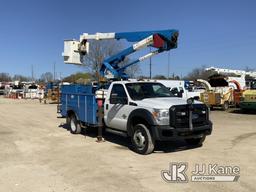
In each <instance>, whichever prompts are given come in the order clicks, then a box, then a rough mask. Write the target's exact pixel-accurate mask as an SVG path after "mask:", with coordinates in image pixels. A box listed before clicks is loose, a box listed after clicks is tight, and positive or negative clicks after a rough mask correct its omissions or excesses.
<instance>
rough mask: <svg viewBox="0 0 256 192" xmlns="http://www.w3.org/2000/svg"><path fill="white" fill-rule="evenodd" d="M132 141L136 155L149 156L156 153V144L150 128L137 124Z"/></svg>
mask: <svg viewBox="0 0 256 192" xmlns="http://www.w3.org/2000/svg"><path fill="white" fill-rule="evenodd" d="M131 141H132V145H133V148H134V151H135V152H136V153H139V154H142V155H147V154H150V153H152V152H153V151H154V148H155V142H154V140H153V139H152V136H151V134H150V132H149V130H148V128H147V127H146V126H145V125H143V124H137V125H136V126H135V127H134V130H133V133H132V136H131Z"/></svg>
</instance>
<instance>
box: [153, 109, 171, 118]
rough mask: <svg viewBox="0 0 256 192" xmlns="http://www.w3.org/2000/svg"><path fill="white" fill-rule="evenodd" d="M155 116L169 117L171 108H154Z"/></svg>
mask: <svg viewBox="0 0 256 192" xmlns="http://www.w3.org/2000/svg"><path fill="white" fill-rule="evenodd" d="M152 114H153V116H154V117H155V119H159V118H163V117H169V110H168V109H154V111H153V113H152Z"/></svg>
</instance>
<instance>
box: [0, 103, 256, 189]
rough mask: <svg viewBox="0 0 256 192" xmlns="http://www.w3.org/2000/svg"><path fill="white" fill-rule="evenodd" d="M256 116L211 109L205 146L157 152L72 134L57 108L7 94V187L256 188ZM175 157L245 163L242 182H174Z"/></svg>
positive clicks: (1, 180) (0, 129)
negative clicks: (169, 178)
mask: <svg viewBox="0 0 256 192" xmlns="http://www.w3.org/2000/svg"><path fill="white" fill-rule="evenodd" d="M255 117H256V115H255V114H240V113H239V111H235V112H230V113H227V112H223V111H213V112H211V119H212V121H213V124H214V130H213V133H212V135H211V136H209V137H207V138H206V141H205V142H204V145H203V146H202V147H191V146H190V147H188V146H186V145H184V142H175V143H174V142H171V143H170V142H169V143H162V144H161V145H160V146H159V147H158V149H157V151H156V152H155V153H153V154H151V155H147V156H142V155H138V154H136V153H134V152H133V151H131V150H130V149H129V146H130V144H129V141H128V140H127V139H125V138H122V137H118V136H114V135H110V134H109V135H107V136H106V141H105V142H103V143H96V142H95V141H96V138H95V136H96V134H95V132H94V131H92V130H91V131H89V132H88V133H87V135H89V136H85V134H79V135H72V134H70V133H69V132H68V131H67V130H66V129H65V126H63V124H64V122H65V119H63V118H58V115H57V114H56V105H51V104H47V105H45V104H40V103H39V102H38V101H36V100H33V101H31V100H26V101H25V100H12V99H4V98H0V119H1V123H0V151H1V152H0V186H1V187H0V189H1V190H0V191H8V192H12V191H13V192H16V191H17V192H30V191H31V192H32V191H33V192H34V191H37V192H53V191H55V192H60V191H66V192H71V191H74V192H80V191H83V192H84V191H123V192H125V191H145V192H146V191H147V192H150V191H185V190H186V191H190V192H193V191H195V192H198V191H205V192H208V191H226V192H227V191H252V192H254V191H256V187H255V175H254V174H255V173H256V145H255V140H256V130H255V128H256V126H255V125H256V118H255ZM171 162H187V163H188V166H189V169H188V172H187V173H188V174H187V175H188V176H189V179H190V176H191V174H190V172H191V171H192V169H194V166H195V164H198V163H199V164H201V163H205V164H209V163H212V164H214V163H217V164H218V165H230V166H239V167H240V178H239V180H238V182H201V183H199V182H191V181H189V182H188V183H167V182H165V181H164V180H163V179H162V178H161V170H166V169H168V167H169V163H171Z"/></svg>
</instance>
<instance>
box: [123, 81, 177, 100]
mask: <svg viewBox="0 0 256 192" xmlns="http://www.w3.org/2000/svg"><path fill="white" fill-rule="evenodd" d="M126 88H127V91H128V93H129V95H130V97H131V98H132V99H133V100H142V99H145V98H154V97H174V95H173V94H172V93H171V92H170V91H169V89H168V88H166V87H165V86H164V85H162V84H161V83H127V84H126Z"/></svg>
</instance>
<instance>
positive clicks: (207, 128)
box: [152, 121, 212, 141]
mask: <svg viewBox="0 0 256 192" xmlns="http://www.w3.org/2000/svg"><path fill="white" fill-rule="evenodd" d="M152 132H153V136H154V138H155V140H158V141H172V140H179V139H188V138H197V137H202V136H203V135H210V134H211V133H212V122H211V121H209V123H208V124H207V125H203V126H200V127H194V128H193V129H190V128H174V127H170V126H168V125H156V126H153V127H152Z"/></svg>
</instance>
